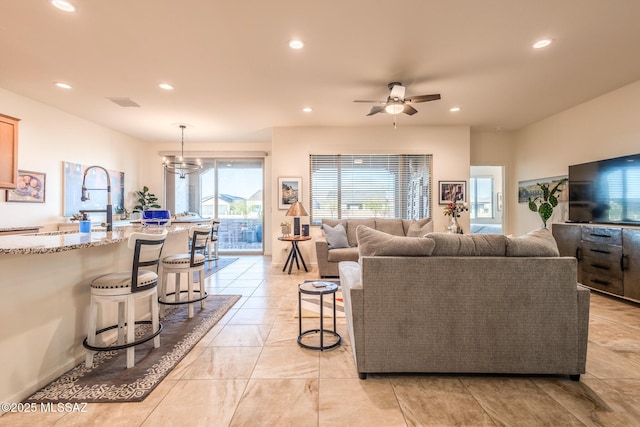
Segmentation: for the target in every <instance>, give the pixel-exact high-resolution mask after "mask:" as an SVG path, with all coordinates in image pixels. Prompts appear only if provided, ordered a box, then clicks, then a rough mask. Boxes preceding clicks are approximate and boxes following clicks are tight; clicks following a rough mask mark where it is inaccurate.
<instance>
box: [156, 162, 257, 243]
mask: <svg viewBox="0 0 640 427" xmlns="http://www.w3.org/2000/svg"><path fill="white" fill-rule="evenodd" d="M201 160H202V164H203V169H202V171H201V172H200V174H198V175H187V177H185V178H184V179H181V178H179V177H177V176H176V175H172V174H167V175H165V180H166V189H167V193H166V199H167V208H168V209H171V210H172V211H173V212H176V213H183V212H195V213H198V214H199V215H201V216H202V217H204V218H219V219H220V227H219V229H218V250H219V252H222V253H224V252H235V253H262V252H263V235H262V230H263V227H264V224H263V222H264V221H263V219H264V215H263V213H264V212H263V206H264V203H263V186H264V179H263V176H264V172H263V169H264V168H263V160H262V159H201Z"/></svg>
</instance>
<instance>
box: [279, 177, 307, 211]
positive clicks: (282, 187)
mask: <svg viewBox="0 0 640 427" xmlns="http://www.w3.org/2000/svg"><path fill="white" fill-rule="evenodd" d="M278 189H279V191H280V192H279V194H278V209H289V207H290V206H291V205H292V204H294V203H295V202H297V201H300V199H301V198H302V178H287V177H279V178H278Z"/></svg>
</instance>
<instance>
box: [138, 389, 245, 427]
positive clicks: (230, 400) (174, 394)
mask: <svg viewBox="0 0 640 427" xmlns="http://www.w3.org/2000/svg"><path fill="white" fill-rule="evenodd" d="M246 385H247V380H181V381H178V383H177V384H176V385H175V386H174V387H173V388H172V389H171V391H170V392H169V393H168V394H167V396H166V397H165V399H164V400H163V401H162V402H161V404H160V405H158V406H157V408H156V409H155V410H154V411H153V412H152V413H151V415H149V417H148V418H147V419H146V420H145V422H144V423H143V424H141V425H142V426H148V427H157V426H184V425H188V426H207V427H209V426H227V425H229V422H230V420H231V417H232V416H233V413H234V411H235V408H236V406H237V405H238V402H239V401H240V397H241V396H242V393H243V391H244V389H245V387H246Z"/></svg>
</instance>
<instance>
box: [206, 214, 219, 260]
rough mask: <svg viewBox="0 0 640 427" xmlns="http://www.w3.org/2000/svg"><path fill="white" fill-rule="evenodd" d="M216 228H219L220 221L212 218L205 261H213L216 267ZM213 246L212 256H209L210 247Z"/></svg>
mask: <svg viewBox="0 0 640 427" xmlns="http://www.w3.org/2000/svg"><path fill="white" fill-rule="evenodd" d="M218 228H220V220H219V219H218V218H213V219H212V220H211V235H210V236H209V244H208V245H207V261H208V262H211V261H215V262H216V267H217V266H218V258H219V257H218ZM212 246H213V255H211V247H212ZM209 265H210V266H211V264H209Z"/></svg>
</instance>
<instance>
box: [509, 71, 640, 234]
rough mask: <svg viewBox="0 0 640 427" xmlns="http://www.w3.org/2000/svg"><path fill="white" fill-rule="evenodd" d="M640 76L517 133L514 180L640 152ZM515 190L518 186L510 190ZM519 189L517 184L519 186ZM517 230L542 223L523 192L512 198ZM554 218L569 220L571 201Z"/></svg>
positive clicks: (514, 224)
mask: <svg viewBox="0 0 640 427" xmlns="http://www.w3.org/2000/svg"><path fill="white" fill-rule="evenodd" d="M639 111H640V81H637V82H635V83H632V84H630V85H627V86H625V87H622V88H620V89H618V90H615V91H613V92H610V93H608V94H605V95H603V96H600V97H598V98H595V99H593V100H591V101H588V102H585V103H583V104H580V105H578V106H575V107H573V108H571V109H569V110H566V111H563V112H562V113H559V114H556V115H554V116H551V117H549V118H547V119H545V120H542V121H540V122H538V123H535V124H532V125H530V126H527V127H526V128H524V129H522V130H520V131H518V132H516V133H515V134H514V140H515V144H516V145H515V147H516V148H515V152H514V163H515V165H517V167H516V169H515V173H514V174H513V176H512V177H511V180H512V181H511V185H512V186H513V185H517V182H518V181H526V180H531V179H537V178H544V177H552V176H559V175H567V173H568V168H569V165H572V164H578V163H584V162H589V161H594V160H601V159H607V158H612V157H618V156H622V155H627V154H637V153H640V119H639V118H638V112H639ZM510 191H512V190H510ZM515 191H516V193H514V194H517V188H516V189H515ZM510 208H511V211H510V212H513V215H512V217H511V218H512V220H513V222H512V224H513V230H514V233H517V234H522V233H526V232H527V231H530V230H532V229H534V228H537V227H540V224H541V221H540V219H539V216H538V214H537V213H534V212H531V211H529V209H528V208H527V205H526V204H525V203H520V204H519V203H518V201H517V196H516V197H514V198H512V199H511V200H510ZM556 210H557V211H558V212H554V216H553V217H552V218H551V222H561V221H565V220H566V219H567V213H568V209H567V206H566V203H561V205H559V206H558V208H556Z"/></svg>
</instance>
